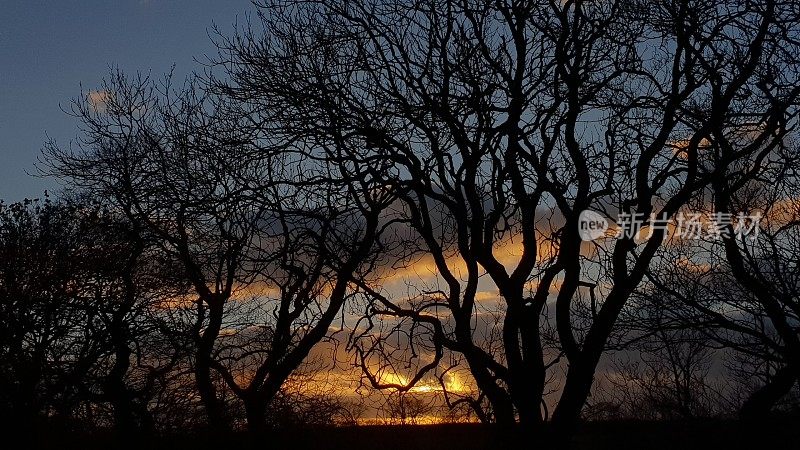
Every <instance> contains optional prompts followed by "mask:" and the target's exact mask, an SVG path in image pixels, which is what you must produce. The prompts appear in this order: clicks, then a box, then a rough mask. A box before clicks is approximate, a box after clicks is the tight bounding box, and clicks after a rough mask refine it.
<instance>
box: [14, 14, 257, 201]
mask: <svg viewBox="0 0 800 450" xmlns="http://www.w3.org/2000/svg"><path fill="white" fill-rule="evenodd" d="M252 10H253V8H252V6H251V5H250V1H249V0H51V1H42V0H2V1H0V11H2V12H1V13H0V199H2V200H5V201H6V202H9V201H18V200H21V199H22V198H25V197H37V196H41V194H42V192H43V191H44V190H45V189H56V188H57V187H58V186H57V185H56V184H55V183H54V182H53V181H52V180H46V179H42V178H38V177H32V176H29V175H27V174H26V172H27V173H35V168H34V163H35V162H36V159H37V156H38V155H39V151H40V149H41V147H42V144H43V143H44V141H45V140H46V139H47V137H48V136H49V137H51V138H54V139H56V140H57V141H58V142H59V143H61V144H63V145H66V144H68V142H69V141H70V140H71V139H74V138H75V136H76V133H77V123H76V121H75V120H74V119H73V118H71V117H69V116H68V115H66V114H64V113H63V112H62V111H61V109H60V105H63V106H68V105H69V102H70V100H71V99H73V98H75V97H77V96H78V95H79V94H80V89H81V84H83V88H84V89H85V90H89V89H93V88H96V87H97V86H98V85H99V84H100V81H101V79H102V78H103V77H104V76H105V75H106V74H107V73H108V71H109V67H111V66H119V67H120V68H122V69H123V70H125V71H128V72H136V71H141V72H145V73H147V72H150V73H152V74H153V75H154V76H156V77H158V76H160V75H161V74H163V73H165V72H167V71H169V70H170V68H171V67H172V65H173V64H174V65H175V71H176V74H177V75H179V76H182V75H184V74H187V73H189V72H191V71H192V70H195V69H197V68H198V64H197V63H196V62H195V61H194V59H195V58H200V59H202V57H203V55H210V54H213V52H214V47H213V45H212V43H211V40H210V39H209V37H208V30H209V28H210V27H211V25H212V24H214V23H216V24H217V25H218V26H219V27H220V28H221V29H222V30H225V31H230V30H232V29H233V24H234V22H235V21H236V19H237V17H238V18H239V19H242V18H243V16H244V14H245V13H247V12H250V11H252Z"/></svg>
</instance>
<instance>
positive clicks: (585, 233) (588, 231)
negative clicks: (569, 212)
mask: <svg viewBox="0 0 800 450" xmlns="http://www.w3.org/2000/svg"><path fill="white" fill-rule="evenodd" d="M606 230H608V220H606V218H605V217H603V216H602V215H601V214H600V213H597V212H594V211H590V210H588V209H587V210H585V211H583V212H581V214H580V216H578V234H579V235H580V237H581V239H582V240H584V241H593V240H595V239H597V238H599V237H602V236H603V235H605V233H606Z"/></svg>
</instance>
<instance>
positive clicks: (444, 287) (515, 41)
mask: <svg viewBox="0 0 800 450" xmlns="http://www.w3.org/2000/svg"><path fill="white" fill-rule="evenodd" d="M261 7H262V8H261V9H260V10H259V16H258V18H259V19H260V23H259V24H258V26H257V27H256V26H249V27H245V28H244V29H243V30H241V31H240V32H239V33H237V34H236V35H234V36H232V37H229V38H226V37H224V36H222V37H220V38H219V39H218V40H217V43H218V46H219V47H220V56H219V63H220V65H221V66H223V67H224V68H225V69H226V75H227V80H228V81H226V82H225V83H223V84H225V86H224V89H223V91H224V92H225V93H226V94H228V95H230V96H231V97H233V98H235V99H238V100H240V101H243V102H246V104H248V105H250V106H251V107H252V108H253V109H254V111H255V112H256V114H257V117H258V118H259V119H258V120H257V122H258V123H259V124H261V126H262V127H263V128H264V129H265V131H266V130H268V131H269V132H270V133H273V134H274V136H278V137H283V138H285V139H287V140H289V141H292V142H295V141H297V140H300V141H302V142H306V143H308V145H318V146H323V145H328V146H335V145H341V143H343V142H344V143H348V144H349V145H348V146H347V147H346V148H345V149H344V150H345V151H343V152H341V153H338V154H336V155H335V158H334V161H336V162H338V163H344V164H351V165H353V166H358V167H363V170H365V171H368V173H370V174H371V175H372V176H374V177H377V178H379V179H380V180H381V182H382V183H384V184H385V185H387V186H390V187H392V188H393V189H395V190H396V191H397V192H399V193H400V201H399V202H398V204H399V206H398V208H397V209H398V212H397V214H398V215H399V217H400V219H401V221H402V222H404V223H405V225H406V227H407V230H408V236H409V238H408V240H407V244H406V245H405V246H404V250H405V253H403V254H401V255H399V256H398V257H397V258H398V259H399V260H401V261H405V262H406V263H410V262H411V261H414V260H415V259H416V258H418V257H419V256H418V255H421V254H430V256H431V258H432V266H433V267H435V270H436V272H437V274H438V280H439V282H438V283H437V284H436V286H433V287H431V289H422V291H423V292H422V293H420V295H418V296H416V298H415V299H414V301H411V302H409V301H407V300H406V299H405V298H402V299H393V298H392V297H391V296H390V295H388V294H385V293H382V292H381V289H380V288H379V287H376V286H373V287H372V288H370V289H369V292H370V293H371V294H372V297H373V301H374V306H372V307H371V308H369V309H368V310H367V316H368V317H367V318H366V320H367V321H368V322H369V323H374V322H378V321H380V323H382V324H386V323H392V322H389V321H390V320H394V323H397V324H398V325H397V326H396V327H391V326H389V327H387V328H388V330H387V331H385V334H384V336H383V338H384V339H383V340H384V342H385V343H384V344H377V343H376V342H375V339H374V335H373V334H369V333H368V334H365V335H362V336H364V337H366V340H362V341H361V343H360V344H359V342H356V345H360V347H361V356H362V359H363V360H366V359H369V358H370V357H375V358H378V359H381V358H384V357H388V356H391V355H392V354H396V352H394V351H393V350H391V349H388V348H387V346H388V344H386V343H388V342H393V341H394V339H393V338H392V339H389V336H392V335H394V336H408V338H407V339H406V340H401V341H399V342H400V343H399V344H398V345H399V346H400V347H407V346H410V345H416V346H418V347H419V348H425V349H427V352H428V354H429V356H430V357H429V358H425V359H415V361H417V362H418V364H416V368H417V373H416V375H414V374H412V376H410V377H409V380H411V382H410V384H413V383H415V382H417V381H418V380H420V379H422V377H423V376H424V375H425V373H426V372H429V371H432V370H434V369H435V368H436V367H438V363H439V361H441V360H442V358H444V356H445V354H448V353H449V354H453V353H455V354H458V355H461V356H462V357H463V359H464V360H465V361H466V363H467V364H468V366H469V368H470V371H471V373H472V376H473V378H474V380H475V383H476V384H477V386H478V388H479V389H480V393H481V396H482V397H483V398H485V399H487V400H488V403H489V404H490V406H491V408H490V409H491V414H492V416H493V417H494V420H496V421H498V422H500V423H512V422H514V421H515V420H517V419H518V420H519V421H521V422H523V423H525V424H527V425H529V426H535V425H536V424H539V423H541V422H542V420H543V414H542V408H541V405H542V404H543V395H544V392H545V390H546V386H545V385H546V384H547V380H548V373H549V372H552V370H554V368H555V367H557V366H558V363H559V358H560V357H562V356H563V358H564V359H565V360H566V370H567V374H566V380H565V383H564V385H563V389H562V390H561V395H560V400H559V401H558V406H557V407H556V409H555V411H554V412H553V416H552V420H553V423H554V424H555V425H556V426H557V427H558V428H559V429H560V430H562V431H563V432H564V434H565V435H566V434H568V433H569V431H570V430H572V428H573V426H574V424H575V423H576V421H577V420H578V417H579V416H580V412H581V409H582V407H583V405H584V404H585V402H586V399H587V396H588V395H589V392H590V389H591V386H592V382H593V378H594V374H595V370H596V368H597V365H598V363H599V361H600V358H601V356H602V355H603V352H604V350H605V348H606V346H607V345H608V343H609V339H610V338H611V336H612V333H613V332H614V331H615V325H616V322H617V318H618V316H619V314H620V312H621V311H622V310H623V308H624V307H625V305H626V303H627V302H628V300H629V298H630V296H631V294H632V293H633V292H634V290H635V289H636V287H637V286H638V285H639V284H640V282H641V281H642V280H643V279H644V277H645V274H646V272H647V270H648V268H649V267H650V265H651V263H653V262H654V260H655V258H656V257H657V255H658V254H659V252H660V251H661V250H662V249H663V247H664V246H663V244H664V240H665V230H664V229H661V228H659V229H653V232H652V233H651V236H650V237H649V239H646V240H644V241H642V240H641V239H637V238H638V236H636V234H635V233H633V234H629V235H625V236H623V237H622V238H621V239H618V240H609V239H606V240H601V241H599V242H595V243H594V244H593V245H590V244H582V241H581V237H580V235H579V225H580V213H581V212H582V211H584V210H587V209H595V210H599V211H603V212H605V214H606V215H607V216H609V217H616V216H618V215H619V214H620V213H624V212H629V211H630V212H634V213H636V214H639V215H641V216H643V217H645V218H647V217H649V216H650V215H651V214H652V215H655V216H656V217H659V218H663V219H669V218H672V217H674V215H675V214H676V213H677V212H679V211H680V210H681V209H682V208H683V207H685V206H686V205H687V204H689V203H690V201H692V200H693V199H695V198H696V197H697V196H698V195H700V194H702V193H703V192H705V191H706V190H708V189H710V188H711V187H712V185H713V184H714V182H715V180H717V179H718V178H719V177H720V176H721V174H725V173H727V172H729V171H731V170H734V168H736V167H746V166H748V165H753V164H758V162H759V161H761V160H763V158H764V157H765V155H767V154H769V153H771V152H772V151H773V150H774V149H776V148H780V147H781V146H782V145H783V138H784V136H785V135H786V134H787V133H788V130H789V129H790V126H788V124H790V123H793V121H794V119H795V112H796V108H795V105H796V100H797V89H796V88H795V87H794V81H795V80H796V74H797V60H796V42H795V41H794V40H792V39H791V35H792V33H793V31H792V30H793V29H794V27H795V26H796V24H797V20H798V17H797V12H796V11H795V9H794V8H793V6H792V3H791V2H784V1H772V0H770V1H766V2H760V3H754V2H748V1H741V2H739V1H735V2H711V3H709V2H703V3H696V2H689V1H678V2H666V3H663V2H656V3H653V2H615V1H612V2H584V1H567V2H526V3H518V2H505V1H500V2H490V3H486V2H470V1H437V2H432V3H431V2H399V3H398V2H384V1H380V0H365V1H356V2H348V3H346V4H342V3H340V2H332V1H325V0H319V1H310V2H307V1H303V2H300V1H297V2H295V1H269V2H261ZM752 124H758V126H756V127H753V126H752ZM745 129H746V130H748V132H750V133H751V139H752V142H753V144H752V145H738V143H737V144H734V145H732V146H728V145H724V141H725V140H732V139H734V137H735V136H737V135H740V134H741V133H742V130H745ZM356 144H360V145H356ZM743 176H744V177H745V178H749V177H752V176H753V174H752V173H750V172H744V174H743ZM510 244H513V245H515V246H517V247H518V248H517V254H516V257H515V258H512V259H513V260H512V261H509V258H504V257H503V255H502V250H501V248H502V247H503V245H510ZM456 267H457V268H458V271H457V270H456V269H455V268H456ZM484 275H485V276H486V277H488V278H490V279H491V282H492V283H493V284H494V286H496V288H497V290H498V294H499V297H500V299H501V307H500V308H499V310H497V311H496V316H495V317H496V318H495V319H494V320H490V321H489V323H496V324H498V327H499V332H494V331H491V330H490V331H486V328H485V327H482V326H476V323H480V320H481V319H480V318H479V317H478V309H479V304H478V303H479V302H478V300H477V299H476V293H477V292H478V289H479V287H480V286H481V283H480V282H481V280H482V279H483V278H484ZM549 298H554V299H555V302H554V317H553V320H554V327H555V330H556V332H557V343H556V344H557V347H556V348H555V349H553V348H550V347H549V346H547V345H545V339H544V338H545V337H546V336H543V335H542V330H543V329H544V328H546V327H547V325H546V324H545V323H544V322H545V317H546V315H545V310H546V309H545V306H546V305H547V302H548V299H549ZM579 311H584V312H587V313H586V314H578V312H579ZM492 337H496V338H497V339H493V338H492ZM379 339H380V337H379ZM412 342H415V344H413V343H412ZM423 342H424V343H423ZM412 356H414V354H413V353H412ZM419 361H421V362H419ZM387 364H388V363H387ZM362 365H363V366H364V367H365V368H366V369H367V370H369V365H370V364H369V363H364V364H362ZM381 366H383V365H381ZM369 378H370V379H372V380H373V384H374V385H375V386H376V387H386V388H394V389H408V388H409V387H410V386H409V385H406V386H399V385H397V383H385V382H382V381H381V379H380V377H377V376H375V374H371V375H370V376H369ZM476 400H477V399H476ZM472 404H473V405H479V404H480V402H478V401H475V402H473V403H472Z"/></svg>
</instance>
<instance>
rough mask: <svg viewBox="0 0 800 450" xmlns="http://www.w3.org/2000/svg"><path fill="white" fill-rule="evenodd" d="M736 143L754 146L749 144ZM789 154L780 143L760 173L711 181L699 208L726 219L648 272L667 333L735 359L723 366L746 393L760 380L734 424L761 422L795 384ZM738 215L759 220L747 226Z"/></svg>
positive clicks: (793, 178)
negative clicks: (693, 334)
mask: <svg viewBox="0 0 800 450" xmlns="http://www.w3.org/2000/svg"><path fill="white" fill-rule="evenodd" d="M740 139H743V140H746V141H747V144H748V145H758V144H759V143H758V142H752V141H750V137H749V136H744V137H741V138H740ZM717 140H718V141H719V142H720V144H719V146H720V149H719V150H718V151H720V152H724V151H730V149H731V148H732V147H733V146H734V144H732V143H731V142H729V141H728V140H727V139H726V138H725V137H720V138H717ZM736 145H742V144H741V143H737V144H736ZM796 152H797V151H796V146H795V145H794V144H793V142H792V141H791V140H787V142H786V145H785V148H784V147H782V148H780V149H778V150H777V151H775V152H774V153H772V154H770V155H767V156H766V157H765V158H764V159H763V160H762V161H760V162H759V164H757V165H753V166H752V167H748V168H741V169H740V170H737V171H729V172H727V173H726V174H724V175H720V178H719V179H718V180H716V182H715V184H714V189H713V191H712V192H711V193H710V194H709V198H708V199H706V201H705V203H704V204H701V205H699V208H698V209H700V210H703V211H705V212H706V214H708V216H709V217H711V216H712V214H716V215H717V216H718V217H724V218H727V220H725V219H723V220H719V219H718V221H719V222H720V223H719V224H718V225H719V227H720V228H719V234H718V235H716V236H712V238H711V239H704V240H695V241H687V242H674V243H673V245H672V246H671V248H670V250H669V252H668V253H667V255H668V256H667V257H666V258H665V259H664V262H663V263H662V264H660V265H659V266H657V267H654V269H655V270H653V273H652V275H651V276H650V279H651V281H652V283H651V285H650V288H651V289H652V290H651V291H649V294H648V295H646V298H647V299H648V300H649V301H650V302H651V303H654V304H656V305H658V307H660V308H662V309H663V310H664V311H666V312H665V314H667V315H668V316H669V317H670V321H671V323H672V325H673V326H682V327H693V328H694V329H695V330H698V331H699V332H702V333H703V334H704V335H706V336H708V337H709V339H711V340H713V341H714V342H715V343H716V344H717V345H720V346H723V347H725V348H729V349H731V350H733V351H734V352H736V353H737V355H736V356H735V359H734V360H733V361H732V364H733V365H735V366H739V367H740V368H738V369H735V370H734V372H738V373H739V374H740V375H746V376H744V378H746V379H748V383H747V384H751V382H752V380H754V379H756V378H761V382H760V383H761V386H760V387H759V388H758V389H757V390H755V391H754V392H752V395H751V396H750V398H749V399H747V400H746V401H745V402H744V403H743V405H742V409H741V415H742V416H743V417H751V418H756V417H765V416H766V415H767V414H768V412H769V410H770V409H771V408H772V407H773V406H774V405H775V404H776V403H777V402H778V401H779V400H780V398H781V397H783V396H785V395H786V394H787V393H788V392H789V391H790V390H791V389H792V387H793V386H794V385H795V383H796V381H797V372H796V371H795V369H793V367H794V365H793V364H794V363H793V362H792V361H793V360H794V358H795V357H796V356H795V353H794V352H795V346H796V345H797V342H796V340H797V336H798V328H797V321H798V316H797V302H798V295H797V294H798V291H797V285H798V283H797V276H796V272H797V268H796V266H797V258H796V254H797V251H798V235H797V233H798V222H797V218H798V213H799V212H800V211H799V210H798V207H797V201H796V198H797V197H796V193H797V189H798V185H797V183H798V178H797V153H796ZM748 174H749V176H748ZM739 214H747V216H751V215H754V214H757V216H755V217H761V219H760V220H758V219H756V220H754V221H751V222H750V223H747V222H745V221H743V220H741V219H737V215H739ZM742 230H749V231H750V233H749V235H745V234H743V233H741V231H742ZM743 362H746V363H745V364H743Z"/></svg>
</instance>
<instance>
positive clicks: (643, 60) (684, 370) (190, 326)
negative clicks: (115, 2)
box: [0, 0, 800, 443]
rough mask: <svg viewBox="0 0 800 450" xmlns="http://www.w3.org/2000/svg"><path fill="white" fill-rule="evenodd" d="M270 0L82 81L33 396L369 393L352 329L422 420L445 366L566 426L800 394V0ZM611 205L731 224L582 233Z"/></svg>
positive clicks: (523, 411) (40, 278) (747, 408)
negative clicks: (205, 36)
mask: <svg viewBox="0 0 800 450" xmlns="http://www.w3.org/2000/svg"><path fill="white" fill-rule="evenodd" d="M255 8H256V9H255V11H256V14H255V15H253V16H252V17H250V18H249V20H248V21H246V25H244V26H243V27H240V28H239V29H237V31H236V32H235V33H233V34H232V35H221V34H217V35H215V38H214V39H215V44H216V45H217V48H218V50H219V51H218V54H217V55H216V56H214V57H212V63H211V64H210V66H209V68H208V71H207V72H205V73H203V74H197V75H194V76H192V77H189V79H187V80H186V81H185V82H183V83H176V82H175V81H174V80H173V78H172V77H171V76H166V77H164V78H163V79H158V78H156V79H153V78H150V77H145V76H141V75H131V74H125V73H121V72H119V71H113V72H112V73H111V74H109V76H108V77H107V79H106V81H105V84H104V86H102V87H101V88H100V89H98V90H97V91H94V92H93V93H84V95H82V96H81V97H79V98H78V99H77V100H76V101H75V102H74V104H73V105H72V107H71V108H68V112H69V113H70V114H73V115H74V116H75V117H76V118H77V120H78V121H79V123H80V126H79V128H80V129H79V137H78V139H77V140H76V141H74V142H73V143H71V144H70V145H64V144H63V143H57V142H49V143H47V144H46V146H45V148H44V150H43V153H42V157H41V164H40V170H41V172H42V174H44V175H48V176H53V177H57V178H58V179H59V180H61V181H62V182H63V183H64V187H65V189H64V191H63V193H61V194H59V196H58V198H55V199H50V198H46V199H45V200H42V201H26V202H23V203H20V204H12V205H7V204H2V205H0V264H1V266H0V270H2V273H1V274H0V309H2V322H0V415H2V416H3V417H2V421H3V422H5V423H12V424H15V425H14V426H16V427H18V428H20V429H27V428H30V427H31V426H36V425H37V424H53V423H59V424H62V425H64V426H66V427H71V428H73V429H84V430H85V429H115V430H117V431H118V432H120V433H123V434H131V433H134V432H141V431H147V432H155V431H165V430H173V431H175V430H177V431H181V430H183V431H186V430H190V429H196V428H205V429H208V430H211V431H213V432H224V431H228V430H232V429H239V428H245V427H246V428H249V429H250V430H254V431H263V430H265V429H267V428H273V427H285V426H289V425H300V424H341V423H347V424H352V423H355V422H356V421H357V419H358V415H359V412H358V408H356V407H354V406H353V405H349V404H347V403H346V402H345V401H343V400H341V399H340V398H338V397H337V396H336V395H335V394H337V393H331V392H316V391H314V389H313V388H312V387H310V383H309V384H308V386H307V388H306V389H305V390H304V388H303V387H302V385H303V383H304V380H306V382H308V380H309V379H311V378H313V376H312V375H313V371H314V369H315V367H319V365H318V364H316V363H319V362H320V361H321V360H320V359H319V358H320V355H319V354H318V353H315V352H314V350H315V349H319V348H320V347H319V344H320V343H331V342H335V343H338V344H341V345H342V346H343V348H344V349H345V350H346V351H347V354H348V355H349V358H350V362H351V365H352V366H353V368H354V370H358V371H360V372H361V374H362V385H363V386H362V388H369V389H377V390H382V391H386V392H390V393H391V394H390V401H389V402H387V408H388V409H390V410H391V412H390V415H393V416H401V417H402V420H403V423H406V421H405V420H406V418H407V417H412V416H413V417H415V418H416V417H420V416H422V415H424V414H425V411H426V410H427V409H429V407H430V405H431V404H432V403H431V401H429V400H428V399H427V397H425V395H423V393H424V392H423V391H422V390H420V389H419V386H421V385H423V384H424V385H425V386H428V387H429V386H430V385H431V383H432V382H431V380H434V381H433V383H434V384H435V385H436V386H437V387H436V389H434V390H433V391H435V392H434V393H431V394H429V395H434V394H435V395H437V396H439V400H438V401H439V402H441V403H443V404H444V405H445V406H446V409H448V410H450V411H453V412H454V413H453V415H452V416H451V417H460V418H461V419H463V418H470V419H473V420H479V421H481V422H486V423H496V424H499V425H500V426H510V425H514V424H518V425H519V429H522V430H523V431H524V432H525V433H527V434H528V436H529V437H530V438H532V439H537V438H539V437H541V436H544V434H541V433H544V430H545V428H547V429H550V430H552V431H553V433H552V434H551V433H547V436H548V438H553V439H556V440H557V441H558V442H562V443H563V442H567V441H568V440H569V439H570V436H571V435H572V434H573V433H574V431H575V430H576V427H577V426H578V424H579V423H580V421H581V420H583V419H591V418H604V419H623V418H647V419H669V420H674V419H690V418H699V417H734V416H737V415H741V417H742V418H743V419H745V420H753V419H759V418H764V417H767V416H768V415H769V414H770V413H774V412H777V411H792V410H794V411H796V410H797V406H798V402H797V381H798V377H799V376H800V278H798V277H800V270H798V269H800V267H799V266H800V221H799V219H800V185H798V183H799V182H800V178H798V177H800V173H798V169H800V165H798V164H799V161H798V156H799V154H798V146H797V139H796V137H795V133H796V132H795V126H796V123H797V113H798V108H797V106H798V98H799V97H798V96H800V80H798V72H800V64H798V63H799V62H800V6H798V5H797V4H796V2H794V1H788V0H786V1H783V0H762V1H750V0H730V1H727V0H726V1H699V2H695V1H689V0H675V1H657V2H653V1H619V2H618V1H602V2H598V1H591V2H589V1H580V0H578V1H572V0H570V1H566V2H560V1H525V2H517V1H510V0H509V1H496V2H484V1H475V2H472V1H455V0H442V1H424V2H416V1H408V2H406V1H400V2H397V1H383V0H363V1H353V2H339V1H327V0H315V1H279V0H276V1H266V2H257V3H256V5H255ZM86 94H90V95H86ZM91 94H96V95H91ZM586 210H593V211H596V212H598V213H602V214H603V215H605V216H606V217H610V218H616V217H621V214H623V213H626V212H635V213H636V214H639V215H641V217H645V218H647V217H650V216H655V217H658V218H663V219H669V220H672V221H677V220H679V218H681V217H687V216H688V215H691V214H695V213H699V214H701V216H702V219H700V221H699V223H700V225H701V227H702V228H703V229H709V228H713V231H714V232H713V233H711V234H710V235H708V234H707V235H704V236H702V237H701V238H697V239H695V238H687V237H686V236H683V237H681V236H675V235H673V234H672V233H669V232H668V231H670V229H669V228H665V227H655V226H651V227H649V228H647V227H646V229H645V230H644V232H643V233H640V234H638V235H637V234H636V233H632V234H626V233H623V234H622V235H621V236H619V237H616V236H610V235H607V236H605V237H600V238H598V239H595V240H588V239H582V235H581V228H580V227H581V220H582V215H581V213H582V212H583V211H586ZM755 213H758V214H759V215H760V216H761V218H762V219H761V221H760V223H759V224H758V225H759V227H760V228H759V233H758V234H757V235H752V236H747V237H744V238H742V237H741V236H740V235H739V234H738V233H737V230H739V227H742V226H743V225H746V224H744V223H743V222H742V219H741V218H739V219H737V217H738V215H740V214H747V215H748V216H752V215H753V214H755ZM720 214H722V215H724V216H726V217H728V218H729V220H728V221H727V222H723V223H718V222H715V223H714V224H713V226H712V225H710V224H709V222H710V219H709V218H710V217H712V215H713V216H714V217H720V216H719V215H720ZM737 220H738V221H737ZM420 264H424V265H426V267H427V268H428V269H427V270H429V271H433V272H435V273H436V276H435V277H428V278H427V279H424V280H423V279H421V278H420V279H419V282H418V283H409V284H408V285H407V286H405V287H404V289H402V292H401V291H400V290H398V289H397V288H396V286H395V287H392V286H389V285H388V283H387V282H386V280H388V279H389V278H390V277H391V276H392V275H393V274H394V273H395V272H398V271H401V270H412V269H414V267H417V266H418V265H420ZM487 293H488V294H491V295H488V296H487ZM322 358H323V359H324V358H325V357H322ZM321 362H322V365H323V366H324V365H325V364H327V363H326V362H325V361H321ZM454 374H458V375H459V376H460V377H462V378H464V379H465V380H466V381H464V382H463V383H461V385H459V387H458V388H456V387H455V384H454V382H453V380H454V378H453V377H454V376H455V375H454ZM426 383H427V384H426ZM297 386H300V388H297ZM545 424H550V425H551V426H550V427H545V426H544V425H545Z"/></svg>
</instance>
